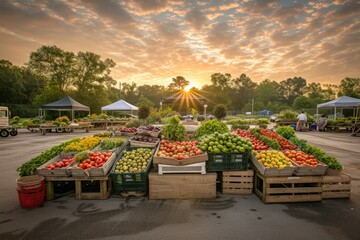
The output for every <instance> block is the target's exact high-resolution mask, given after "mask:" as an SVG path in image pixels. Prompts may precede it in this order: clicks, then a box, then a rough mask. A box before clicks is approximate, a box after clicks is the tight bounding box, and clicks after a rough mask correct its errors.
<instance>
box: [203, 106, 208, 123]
mask: <svg viewBox="0 0 360 240" xmlns="http://www.w3.org/2000/svg"><path fill="white" fill-rule="evenodd" d="M207 106H208V105H207V104H206V103H205V104H204V119H205V120H206V108H207Z"/></svg>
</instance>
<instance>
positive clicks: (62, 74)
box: [0, 46, 360, 117]
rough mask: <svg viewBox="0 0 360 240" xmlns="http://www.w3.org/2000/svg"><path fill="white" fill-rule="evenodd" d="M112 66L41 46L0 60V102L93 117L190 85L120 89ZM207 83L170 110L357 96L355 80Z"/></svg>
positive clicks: (180, 81) (359, 82) (225, 78)
mask: <svg viewBox="0 0 360 240" xmlns="http://www.w3.org/2000/svg"><path fill="white" fill-rule="evenodd" d="M115 65H116V64H115V62H114V61H113V60H111V59H102V58H101V56H100V55H98V54H95V53H92V52H78V53H73V52H70V51H65V50H62V49H60V48H59V47H57V46H42V47H40V48H39V49H37V50H36V51H34V52H31V53H30V56H29V61H28V62H27V63H25V64H24V66H15V65H13V64H12V63H11V62H10V61H8V60H0V85H1V88H0V104H3V105H13V104H23V105H27V106H33V107H34V108H38V107H39V106H41V105H43V104H46V103H50V102H53V101H56V100H59V99H61V98H62V97H64V96H66V95H69V96H71V97H72V98H74V99H75V100H77V101H78V102H80V103H82V104H84V105H87V106H89V107H90V109H91V112H92V113H100V111H101V110H100V109H101V107H102V106H105V105H107V104H110V103H112V102H115V101H118V100H119V99H123V100H125V101H127V102H129V103H131V104H134V105H144V104H145V105H148V106H150V107H153V108H158V107H159V106H160V102H162V101H163V99H166V98H167V97H169V96H173V95H174V94H177V93H178V92H179V91H180V92H181V91H183V89H184V88H185V87H186V86H188V85H189V84H190V81H189V80H188V79H186V78H185V77H184V76H176V77H174V78H172V82H171V83H170V84H169V85H168V86H163V85H147V84H145V85H138V84H136V83H134V82H133V83H122V84H121V85H120V86H119V84H118V83H117V81H116V80H114V79H113V77H112V76H111V70H112V69H113V68H114V67H115ZM210 80H211V81H210V84H207V85H204V86H202V87H201V88H200V89H196V88H193V89H192V90H191V91H190V93H188V94H191V95H192V96H193V97H194V98H195V99H193V100H192V101H191V103H190V104H183V103H181V101H175V102H173V103H170V104H169V106H171V107H172V108H173V109H174V110H176V111H178V112H181V113H189V111H190V108H193V109H196V110H197V111H198V112H202V111H203V108H204V107H203V105H204V102H203V101H198V100H196V98H197V97H199V96H200V97H201V98H205V99H207V102H206V103H207V105H208V111H209V112H211V111H212V110H213V108H214V106H215V105H216V104H218V103H222V104H224V105H225V106H226V107H227V110H228V111H230V112H234V113H239V112H247V111H252V108H253V109H254V110H255V111H260V110H263V109H267V110H270V111H273V112H280V111H281V110H285V109H289V108H292V109H295V110H300V109H306V108H316V104H318V103H322V102H325V101H329V100H332V99H334V98H336V97H338V96H343V95H346V96H350V97H355V98H360V78H359V77H357V78H352V77H346V78H344V79H342V80H341V83H340V85H334V84H325V85H321V84H320V83H308V82H307V81H306V79H304V78H302V77H293V78H288V79H286V80H282V81H280V82H277V81H274V80H270V79H265V80H263V81H261V82H259V83H256V82H254V81H252V80H251V78H250V77H249V76H247V75H246V74H244V73H243V74H241V75H240V76H238V77H233V76H231V74H229V73H214V74H212V75H211V76H210ZM18 115H19V114H18ZM20 115H21V114H20ZM25 115H26V114H25ZM28 117H29V116H28Z"/></svg>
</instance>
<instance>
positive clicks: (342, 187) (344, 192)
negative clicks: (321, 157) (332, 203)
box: [322, 173, 351, 199]
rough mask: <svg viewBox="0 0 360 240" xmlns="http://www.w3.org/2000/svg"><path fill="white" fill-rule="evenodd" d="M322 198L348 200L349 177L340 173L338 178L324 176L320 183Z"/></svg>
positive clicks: (349, 190)
mask: <svg viewBox="0 0 360 240" xmlns="http://www.w3.org/2000/svg"><path fill="white" fill-rule="evenodd" d="M322 191H323V198H324V199H328V198H350V195H351V176H350V175H348V174H345V173H342V174H341V175H338V176H324V177H323V182H322Z"/></svg>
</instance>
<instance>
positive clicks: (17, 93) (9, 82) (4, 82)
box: [0, 60, 26, 103]
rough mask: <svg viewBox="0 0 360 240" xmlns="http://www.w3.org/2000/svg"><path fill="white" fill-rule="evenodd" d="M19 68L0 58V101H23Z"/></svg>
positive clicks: (23, 95) (22, 86)
mask: <svg viewBox="0 0 360 240" xmlns="http://www.w3.org/2000/svg"><path fill="white" fill-rule="evenodd" d="M22 78H23V76H22V73H21V70H20V68H18V67H16V66H14V65H13V64H12V63H11V62H10V61H7V60H0V85H1V87H0V102H1V103H24V99H25V98H26V96H25V94H24V91H25V89H24V85H23V82H22Z"/></svg>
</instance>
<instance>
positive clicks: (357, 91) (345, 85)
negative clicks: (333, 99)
mask: <svg viewBox="0 0 360 240" xmlns="http://www.w3.org/2000/svg"><path fill="white" fill-rule="evenodd" d="M339 96H348V97H354V98H360V78H350V77H346V78H344V79H343V80H341V82H340V91H339Z"/></svg>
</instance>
